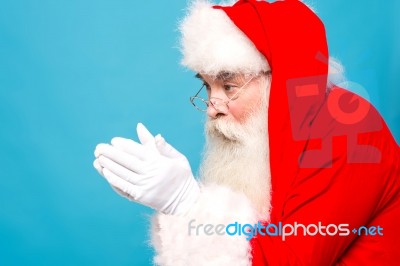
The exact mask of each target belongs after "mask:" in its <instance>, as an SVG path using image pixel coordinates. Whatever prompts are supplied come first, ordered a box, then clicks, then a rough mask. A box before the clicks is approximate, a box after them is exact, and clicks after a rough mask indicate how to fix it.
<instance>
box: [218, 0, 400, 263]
mask: <svg viewBox="0 0 400 266" xmlns="http://www.w3.org/2000/svg"><path fill="white" fill-rule="evenodd" d="M215 8H220V9H222V10H223V11H225V13H226V14H227V15H228V16H229V18H230V19H231V20H232V21H233V22H234V23H235V25H236V26H237V27H238V28H239V29H240V30H241V31H243V32H244V33H245V34H246V35H247V37H248V38H249V39H250V40H251V41H252V42H253V43H254V44H255V46H256V47H257V49H258V50H259V51H260V52H261V53H262V54H263V55H264V56H265V57H266V58H267V60H268V62H269V64H270V66H271V69H272V77H273V78H272V85H271V96H270V101H269V111H268V116H269V124H268V126H269V128H268V131H269V145H270V158H271V181H272V212H271V221H270V222H271V223H274V224H278V223H279V222H282V223H283V224H294V223H295V222H297V223H302V224H305V225H307V224H318V222H321V223H322V224H324V225H329V224H336V225H338V224H348V225H349V226H348V228H349V229H350V230H353V229H358V228H359V227H361V226H366V227H370V226H380V227H381V228H383V230H382V233H383V235H378V234H376V235H374V236H373V235H364V234H362V235H361V236H358V232H357V233H353V232H352V231H350V235H348V236H338V235H336V236H322V235H319V234H317V235H315V236H303V235H302V234H299V235H298V236H291V237H287V238H286V239H285V241H283V240H282V238H281V237H276V236H268V235H266V236H257V237H256V238H253V239H252V248H253V251H252V254H253V265H332V264H337V265H400V240H399V238H400V228H399V225H400V152H399V146H398V145H397V143H396V141H395V140H394V138H393V137H392V135H391V133H390V131H389V129H388V128H387V126H386V124H385V122H384V121H383V119H382V117H381V116H380V115H379V113H378V112H377V111H376V110H375V108H374V107H373V106H372V105H370V103H368V102H367V101H365V100H364V99H362V98H361V97H359V96H357V95H355V94H353V93H351V92H348V91H346V90H344V89H342V88H338V87H335V88H333V89H332V90H330V91H328V92H326V87H327V72H328V64H327V58H328V57H329V56H328V48H327V43H326V35H325V29H324V25H323V23H322V22H321V20H320V19H319V18H318V17H317V16H316V15H315V14H314V13H313V12H312V11H311V10H310V9H309V8H308V7H307V6H306V5H304V4H303V3H301V2H300V1H297V0H286V1H277V2H274V3H268V2H263V1H255V0H241V1H239V2H237V3H236V4H235V5H234V6H232V7H220V6H216V7H215ZM244 14H245V15H244Z"/></svg>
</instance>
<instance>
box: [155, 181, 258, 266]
mask: <svg viewBox="0 0 400 266" xmlns="http://www.w3.org/2000/svg"><path fill="white" fill-rule="evenodd" d="M192 219H195V222H193V223H192V225H193V226H197V225H199V224H201V223H202V224H213V225H218V224H224V225H228V224H231V223H234V222H238V223H241V224H246V223H248V224H254V223H257V217H256V215H255V211H254V209H253V208H252V206H251V204H250V202H249V200H248V199H247V198H246V197H245V196H244V195H242V194H239V193H235V192H232V191H231V190H230V189H228V188H226V187H222V186H215V185H212V186H208V187H203V188H202V192H201V195H200V197H199V199H198V201H197V202H196V204H195V206H194V207H193V208H192V209H191V210H190V211H189V213H188V214H186V215H185V216H173V215H165V214H157V215H156V216H155V217H154V219H153V225H152V232H151V233H152V244H153V246H154V248H155V249H156V257H155V259H154V263H155V264H156V265H162V266H169V265H171V266H172V265H174V266H180V265H185V266H186V265H191V266H197V265H199V266H200V265H216V266H217V265H218V266H225V265H227V266H232V265H237V266H241V265H251V247H250V242H249V241H247V240H246V236H243V235H241V236H238V235H235V236H229V235H227V234H225V235H216V234H213V235H206V234H205V233H204V230H200V231H199V234H198V235H196V229H192V231H191V235H189V223H190V221H191V220H192Z"/></svg>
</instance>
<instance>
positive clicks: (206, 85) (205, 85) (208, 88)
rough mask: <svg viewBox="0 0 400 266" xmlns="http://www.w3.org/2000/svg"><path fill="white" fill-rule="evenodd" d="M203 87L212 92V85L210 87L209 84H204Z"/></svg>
mask: <svg viewBox="0 0 400 266" xmlns="http://www.w3.org/2000/svg"><path fill="white" fill-rule="evenodd" d="M203 86H204V87H205V88H206V90H207V91H210V90H211V87H210V85H208V84H207V83H203Z"/></svg>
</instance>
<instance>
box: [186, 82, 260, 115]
mask: <svg viewBox="0 0 400 266" xmlns="http://www.w3.org/2000/svg"><path fill="white" fill-rule="evenodd" d="M257 76H258V75H256V76H252V77H251V78H250V79H249V80H248V81H246V82H245V83H244V84H243V85H242V86H241V87H240V88H239V90H238V91H237V92H236V93H235V94H234V95H233V96H232V97H230V98H228V100H226V101H224V100H222V99H220V98H216V97H211V98H210V99H209V100H205V99H203V98H202V97H200V96H198V95H199V93H200V91H201V90H202V89H203V88H204V87H205V86H206V85H205V84H203V86H201V88H200V90H199V91H198V92H197V93H196V94H195V95H194V96H192V97H190V102H191V103H192V105H193V106H194V107H195V108H196V109H197V110H199V111H201V112H206V111H207V108H208V107H209V106H210V104H211V106H212V107H214V108H215V110H217V111H218V112H223V113H226V112H227V111H228V110H229V103H230V102H231V101H234V100H236V99H237V98H239V93H240V92H241V91H242V90H243V88H244V87H246V85H247V84H249V83H250V81H252V80H253V79H254V78H255V77H257Z"/></svg>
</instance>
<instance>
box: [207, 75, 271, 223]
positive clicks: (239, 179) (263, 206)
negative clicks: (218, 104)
mask: <svg viewBox="0 0 400 266" xmlns="http://www.w3.org/2000/svg"><path fill="white" fill-rule="evenodd" d="M266 82H268V83H266ZM269 86H270V82H269V79H267V80H266V79H265V78H264V77H262V81H261V82H260V89H261V91H262V97H261V98H262V99H260V102H259V103H257V104H256V107H255V108H254V109H253V110H252V111H251V113H250V114H248V117H247V118H246V121H245V123H244V124H239V123H238V122H233V121H227V120H224V119H221V118H217V119H213V120H208V121H207V122H206V125H205V133H206V146H205V151H204V159H203V162H202V165H201V167H200V177H201V180H202V182H203V183H204V184H211V183H213V184H218V185H223V186H227V187H229V188H231V189H232V190H233V191H236V192H241V193H243V194H245V195H246V196H247V197H248V199H249V200H250V201H251V202H252V203H253V205H254V207H255V209H256V210H257V211H258V213H259V215H260V216H261V217H265V218H266V217H269V211H270V207H271V205H270V198H271V196H270V194H271V174H270V163H269V144H268V130H267V125H268V117H267V116H268V115H267V112H268V111H267V110H268V98H269V88H270V87H269ZM232 207H233V208H234V206H232Z"/></svg>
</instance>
